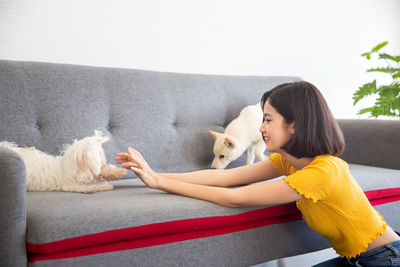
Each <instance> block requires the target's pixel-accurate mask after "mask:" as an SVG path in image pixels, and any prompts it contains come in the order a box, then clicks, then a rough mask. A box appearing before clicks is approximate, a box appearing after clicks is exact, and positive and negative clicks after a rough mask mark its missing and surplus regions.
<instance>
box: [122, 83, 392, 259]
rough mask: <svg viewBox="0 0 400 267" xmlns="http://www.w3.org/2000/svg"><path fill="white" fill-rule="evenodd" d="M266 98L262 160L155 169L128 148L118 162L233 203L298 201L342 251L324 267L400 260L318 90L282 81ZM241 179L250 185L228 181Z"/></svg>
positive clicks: (163, 185)
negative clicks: (218, 166)
mask: <svg viewBox="0 0 400 267" xmlns="http://www.w3.org/2000/svg"><path fill="white" fill-rule="evenodd" d="M261 105H262V108H263V112H264V119H263V124H262V126H261V128H260V132H261V133H262V136H263V139H264V141H265V143H266V146H267V150H268V151H269V152H274V153H273V154H271V155H270V156H269V158H268V159H266V160H264V161H261V162H258V163H256V164H253V165H248V166H243V167H239V168H234V169H228V170H201V171H197V172H190V173H156V172H154V171H153V170H152V169H151V168H150V167H149V165H148V164H147V163H146V161H145V160H144V159H143V157H142V156H141V155H140V153H139V152H137V151H135V150H134V149H132V148H129V149H128V153H119V154H118V156H117V158H116V160H117V163H119V164H122V167H124V168H127V169H130V170H132V171H133V172H134V173H135V174H136V175H137V176H138V177H139V178H140V179H141V180H142V181H143V182H144V183H145V184H146V185H147V186H148V187H150V188H155V189H160V190H163V191H165V192H169V193H173V194H179V195H183V196H187V197H193V198H197V199H202V200H206V201H210V202H214V203H217V204H220V205H224V206H227V207H239V206H256V205H269V204H279V203H288V202H292V201H296V205H297V208H298V209H299V210H300V211H301V213H302V214H303V218H304V220H305V221H306V222H307V224H308V225H309V227H310V228H311V229H313V230H314V231H315V232H317V233H319V234H321V235H323V236H324V237H325V238H326V239H327V240H328V241H329V242H330V244H331V245H332V247H333V248H334V249H335V250H336V252H337V253H338V254H339V255H340V256H341V257H339V258H335V259H333V260H330V261H328V262H325V263H322V264H320V265H318V266H346V265H347V266H377V264H378V263H377V262H378V261H379V262H380V263H385V262H394V264H395V265H391V266H400V256H399V250H400V237H399V236H398V235H396V233H395V232H394V231H393V230H392V229H391V228H390V227H389V226H388V225H387V224H386V222H385V221H384V219H383V218H382V217H381V216H380V215H379V214H378V213H377V212H376V211H375V210H374V208H373V207H372V206H371V204H370V203H369V201H368V199H367V198H366V196H365V195H364V193H363V191H362V190H361V188H360V187H359V185H358V184H357V182H356V181H355V180H354V179H353V177H352V176H351V174H350V172H349V168H348V165H347V163H346V162H344V161H343V160H341V159H340V158H338V157H337V156H339V155H340V154H341V153H342V152H343V150H344V139H343V134H342V132H341V130H340V128H339V126H338V124H337V122H336V120H335V119H334V118H333V116H332V114H331V112H330V110H329V108H328V105H327V103H326V101H325V99H324V98H323V96H322V94H321V93H320V92H319V90H318V89H317V88H316V87H315V86H313V85H312V84H310V83H308V82H304V81H301V82H295V83H287V84H282V85H279V86H277V87H275V88H274V89H272V90H270V91H267V92H266V93H265V94H264V95H263V97H262V99H261ZM282 175H284V176H285V177H284V178H283V179H279V180H277V181H273V182H268V183H257V184H252V183H256V182H260V181H265V180H268V179H271V178H275V177H279V176H282ZM248 184H250V185H248ZM237 185H246V186H241V187H235V188H230V187H232V186H237ZM382 266H386V265H382Z"/></svg>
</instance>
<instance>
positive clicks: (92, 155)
mask: <svg viewBox="0 0 400 267" xmlns="http://www.w3.org/2000/svg"><path fill="white" fill-rule="evenodd" d="M108 139H109V137H106V136H104V135H103V134H102V133H101V132H100V131H95V134H94V135H93V136H90V137H86V138H83V139H81V140H74V143H73V144H72V145H67V146H65V149H64V151H63V152H62V153H61V155H60V156H56V157H55V156H51V155H48V154H46V153H44V152H42V151H39V150H37V149H35V148H34V147H29V148H21V147H18V146H17V145H15V144H13V143H9V142H1V143H0V146H5V147H8V148H10V149H12V150H13V151H15V152H17V153H18V154H19V155H20V156H21V157H22V159H23V160H24V162H25V167H26V174H27V190H28V191H69V192H80V193H89V192H97V191H105V190H112V189H113V185H112V184H109V183H107V182H102V181H103V180H117V179H120V178H122V177H123V176H125V175H126V173H127V171H126V170H125V169H122V168H117V167H116V166H114V165H111V164H109V165H106V156H105V154H104V151H103V148H102V144H103V143H104V142H107V141H108Z"/></svg>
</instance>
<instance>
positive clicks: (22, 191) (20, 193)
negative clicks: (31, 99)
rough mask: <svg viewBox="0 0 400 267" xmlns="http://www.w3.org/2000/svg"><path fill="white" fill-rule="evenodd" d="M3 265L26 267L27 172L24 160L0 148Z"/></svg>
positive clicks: (0, 253) (0, 251) (0, 260)
mask: <svg viewBox="0 0 400 267" xmlns="http://www.w3.org/2000/svg"><path fill="white" fill-rule="evenodd" d="M0 181H1V186H0V229H1V231H0V266H26V265H27V255H26V245H25V233H26V171H25V164H24V162H23V160H22V159H21V157H20V156H19V155H18V154H17V153H15V152H14V151H12V150H10V149H8V148H5V147H0Z"/></svg>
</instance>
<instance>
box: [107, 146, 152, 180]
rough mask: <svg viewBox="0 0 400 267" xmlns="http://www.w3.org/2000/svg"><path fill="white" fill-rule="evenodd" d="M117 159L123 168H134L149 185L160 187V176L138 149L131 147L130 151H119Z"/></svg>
mask: <svg viewBox="0 0 400 267" xmlns="http://www.w3.org/2000/svg"><path fill="white" fill-rule="evenodd" d="M115 160H116V161H117V163H118V164H122V168H125V169H130V170H132V171H133V172H134V173H135V174H136V175H137V176H138V177H139V178H140V179H141V180H142V181H143V182H144V183H145V184H146V185H147V186H148V187H150V188H158V176H157V175H156V173H155V172H154V171H153V170H152V169H151V168H150V166H149V165H148V164H147V162H146V161H145V160H144V158H143V157H142V155H141V154H140V153H139V152H138V151H136V150H134V149H133V148H130V147H129V148H128V153H118V156H117V157H116V158H115Z"/></svg>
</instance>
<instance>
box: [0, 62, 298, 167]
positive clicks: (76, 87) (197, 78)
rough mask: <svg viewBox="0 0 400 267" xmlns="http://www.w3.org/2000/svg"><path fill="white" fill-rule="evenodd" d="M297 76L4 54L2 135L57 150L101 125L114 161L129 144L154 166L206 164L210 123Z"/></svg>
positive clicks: (218, 123) (217, 124)
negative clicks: (231, 73)
mask: <svg viewBox="0 0 400 267" xmlns="http://www.w3.org/2000/svg"><path fill="white" fill-rule="evenodd" d="M294 80H300V78H298V77H283V76H282V77H280V76H275V77H268V76H265V77H255V76H226V75H200V74H180V73H166V72H156V71H146V70H135V69H119V68H103V67H88V66H78V65H66V64H54V63H41V62H23V61H8V60H0V92H1V98H0V113H1V117H0V125H1V129H0V141H12V142H15V143H17V144H19V145H21V146H35V147H37V148H38V149H41V150H43V151H45V152H47V153H50V154H54V155H59V154H60V153H61V151H62V149H63V145H64V144H69V143H72V141H73V140H74V139H80V138H83V137H85V136H89V135H92V134H93V133H94V130H95V129H96V130H101V131H102V132H103V133H105V134H106V135H108V136H110V141H108V142H107V143H106V144H105V145H104V148H105V150H106V154H107V158H108V162H109V163H115V161H114V157H115V155H116V153H117V152H119V151H126V150H127V147H128V146H132V147H134V148H136V149H138V150H139V151H140V152H141V153H142V155H143V156H144V157H145V158H146V159H147V160H148V162H149V164H150V165H151V166H152V167H153V168H154V169H155V170H157V171H164V172H165V171H169V172H175V171H191V170H196V169H204V168H209V166H210V164H211V161H212V159H213V151H212V150H213V149H212V147H213V143H214V140H213V138H212V137H211V136H210V135H209V134H208V130H209V129H212V130H215V131H219V132H223V131H224V127H225V126H226V125H227V124H228V123H229V122H230V121H231V120H232V119H234V118H235V117H237V116H238V114H239V112H240V110H241V109H242V108H243V107H245V106H247V105H249V104H255V103H257V102H258V101H259V100H260V98H261V96H262V94H263V93H264V92H265V91H267V90H270V89H271V88H273V87H274V86H276V85H278V84H280V83H283V82H289V81H294ZM242 163H243V162H236V163H235V164H236V165H237V164H242ZM235 164H233V165H231V167H232V166H235Z"/></svg>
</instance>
